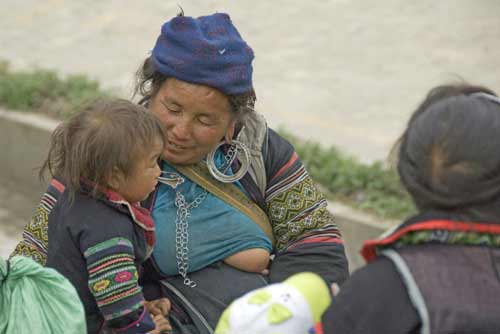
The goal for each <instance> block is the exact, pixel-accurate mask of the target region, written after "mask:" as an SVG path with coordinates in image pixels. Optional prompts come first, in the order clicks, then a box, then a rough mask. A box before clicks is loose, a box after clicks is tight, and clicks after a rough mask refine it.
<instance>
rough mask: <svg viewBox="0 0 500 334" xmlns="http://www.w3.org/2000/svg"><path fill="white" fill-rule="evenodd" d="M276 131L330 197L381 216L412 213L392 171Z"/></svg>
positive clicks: (285, 132) (407, 199)
mask: <svg viewBox="0 0 500 334" xmlns="http://www.w3.org/2000/svg"><path fill="white" fill-rule="evenodd" d="M278 132H279V133H280V134H281V135H283V136H284V137H285V138H286V139H288V140H289V141H290V142H291V143H292V144H293V145H294V146H295V149H296V151H297V153H298V155H299V157H300V159H301V160H302V162H303V163H304V165H305V166H306V168H307V170H308V171H309V173H310V175H311V176H312V177H313V179H314V180H315V181H316V182H317V183H319V184H320V185H321V187H322V188H325V190H326V191H325V193H327V195H328V197H330V198H331V199H334V200H337V201H340V202H344V203H346V204H348V205H350V206H353V207H356V208H359V209H362V210H365V211H369V212H371V213H374V214H376V215H378V216H381V217H382V218H404V217H406V216H408V215H411V214H413V213H414V212H415V207H414V206H413V203H412V201H411V200H410V197H409V195H408V193H407V192H406V190H405V189H404V188H403V187H402V185H401V183H400V181H399V176H398V175H397V173H396V172H395V171H394V170H392V169H387V168H384V167H383V166H382V164H381V163H380V162H375V163H373V164H371V165H366V164H362V163H360V162H359V161H358V160H356V159H355V158H353V157H350V156H347V155H346V154H343V153H342V152H340V151H339V150H338V149H337V148H335V147H329V148H325V147H322V146H321V145H320V144H318V143H316V142H311V141H303V140H299V139H298V138H297V137H296V136H293V135H292V134H290V133H289V132H288V131H286V130H283V129H281V130H279V131H278Z"/></svg>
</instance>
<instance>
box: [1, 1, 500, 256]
mask: <svg viewBox="0 0 500 334" xmlns="http://www.w3.org/2000/svg"><path fill="white" fill-rule="evenodd" d="M178 5H180V6H182V8H183V9H184V12H185V15H188V16H200V15H205V14H210V13H213V12H226V13H228V14H229V15H230V16H231V18H232V20H233V22H234V23H235V25H236V26H237V27H238V29H239V31H240V33H241V35H242V36H243V38H244V39H246V41H247V42H248V44H249V45H251V46H252V48H253V49H254V52H255V55H256V58H255V62H254V86H255V89H256V92H257V97H258V101H257V102H258V104H257V107H258V110H259V111H260V112H262V113H263V114H264V115H265V116H266V118H267V119H268V122H269V124H270V125H271V126H272V127H276V128H277V127H284V128H285V129H287V130H288V131H291V132H292V133H294V134H295V135H297V136H299V137H300V138H302V139H311V140H313V141H317V142H320V143H321V144H323V145H327V146H328V145H335V146H337V147H338V148H339V149H340V150H341V151H344V152H346V153H348V154H350V155H353V156H355V157H356V158H357V159H359V160H360V161H362V162H367V163H369V162H373V161H375V160H384V159H385V158H386V156H387V153H388V151H389V149H390V147H391V146H392V144H393V143H394V141H395V140H396V139H397V137H398V136H399V134H400V132H401V131H402V129H403V128H404V125H405V122H406V120H407V118H408V116H409V114H410V113H411V112H412V110H413V109H414V108H415V107H416V105H417V104H418V102H419V101H420V100H421V99H422V98H423V97H424V95H425V94H426V93H427V91H428V90H429V89H430V88H431V87H433V86H435V85H437V84H440V83H444V82H454V81H457V80H460V79H463V80H466V81H469V82H471V83H477V84H482V85H486V86H489V87H490V88H492V89H493V90H495V91H497V92H500V75H499V70H500V46H499V42H500V20H499V17H498V15H499V13H500V1H498V0H475V1H471V0H442V1H435V0H420V1H405V0H383V1H380V0H379V1H375V0H363V1H361V0H313V1H290V0H288V1H285V0H273V1H262V0H260V1H259V0H254V1H243V0H224V1H222V0H220V1H219V0H217V1H215V0H214V1H209V0H197V1H196V0H190V1H182V0H177V1H165V0H162V1H159V0H143V1H130V0H107V1H90V0H86V1H85V0H80V1H62V0H58V1H57V0H53V1H51V0H45V1H40V0H37V1H35V0H21V1H19V0H2V1H1V5H0V6H1V9H2V10H1V11H0V45H1V47H0V60H5V61H8V62H9V63H10V65H11V68H12V69H14V70H16V69H19V70H24V69H34V68H44V69H51V70H55V71H57V72H58V73H60V74H62V75H67V74H74V73H83V74H86V75H87V76H89V77H90V78H92V79H96V80H98V81H99V82H100V83H101V85H102V86H103V87H104V88H107V89H110V90H112V91H113V92H115V93H116V94H117V95H121V96H123V97H130V96H131V92H132V87H133V82H134V79H133V75H134V72H135V71H136V70H137V68H138V67H139V66H140V64H141V61H142V60H143V59H144V58H145V57H146V56H147V55H148V54H149V52H150V50H151V48H152V47H153V45H154V42H155V40H156V37H157V35H158V33H159V31H160V28H161V25H162V23H163V22H164V21H165V20H166V19H168V18H170V17H172V16H174V15H175V14H177V13H178V12H179V7H178ZM2 145H4V144H2ZM1 172H2V171H0V173H1ZM33 177H35V176H33ZM0 187H2V191H0V255H6V254H8V252H9V251H10V248H11V247H12V243H13V242H14V241H15V240H16V238H18V237H19V236H18V234H19V233H18V231H19V227H18V226H22V225H23V224H24V222H25V221H26V219H27V217H29V216H30V215H31V212H32V210H33V208H34V206H35V203H31V202H30V201H29V200H26V199H24V200H23V194H21V193H17V192H16V191H14V192H12V191H10V190H7V189H6V187H5V186H2V185H0ZM11 202H13V203H11ZM15 208H17V209H15ZM20 222H22V223H20Z"/></svg>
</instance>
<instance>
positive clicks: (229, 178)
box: [207, 139, 250, 183]
mask: <svg viewBox="0 0 500 334" xmlns="http://www.w3.org/2000/svg"><path fill="white" fill-rule="evenodd" d="M225 144H227V143H226V142H224V141H222V142H220V143H219V144H218V145H217V147H216V148H215V149H214V150H213V151H211V152H210V153H209V154H208V156H207V166H208V170H209V171H210V174H212V176H213V177H214V178H215V179H216V180H219V181H220V182H223V183H232V182H236V181H238V180H240V179H241V178H242V177H243V176H244V175H245V174H246V173H247V172H248V168H249V167H250V151H249V150H248V148H247V147H246V145H245V144H243V143H242V142H241V141H239V140H235V139H233V140H232V141H231V143H230V144H228V145H230V146H229V149H228V151H227V153H226V155H225V157H224V160H225V161H224V163H223V164H222V166H220V167H217V166H216V165H215V152H217V149H218V148H219V147H221V146H222V145H225ZM235 159H238V161H239V163H240V168H239V169H238V170H237V171H236V172H234V173H233V174H230V175H228V174H226V173H227V171H231V165H232V164H233V162H234V160H235Z"/></svg>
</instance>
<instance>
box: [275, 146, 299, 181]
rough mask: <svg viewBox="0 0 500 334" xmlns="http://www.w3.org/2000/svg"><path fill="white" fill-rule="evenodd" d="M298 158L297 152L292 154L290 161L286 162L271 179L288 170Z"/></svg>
mask: <svg viewBox="0 0 500 334" xmlns="http://www.w3.org/2000/svg"><path fill="white" fill-rule="evenodd" d="M298 158H299V156H298V155H297V152H293V154H292V157H291V158H290V160H288V162H287V163H286V164H285V165H284V166H283V167H281V168H280V170H279V171H278V172H277V173H276V174H275V175H274V176H273V179H274V178H277V177H278V176H280V175H281V174H283V173H284V172H285V170H287V169H288V167H290V166H291V165H292V164H293V163H294V162H295V161H297V159H298Z"/></svg>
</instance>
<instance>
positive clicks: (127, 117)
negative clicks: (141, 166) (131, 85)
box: [39, 99, 164, 196]
mask: <svg viewBox="0 0 500 334" xmlns="http://www.w3.org/2000/svg"><path fill="white" fill-rule="evenodd" d="M158 140H160V141H161V142H162V143H163V144H164V136H163V129H162V125H161V123H160V121H159V120H158V119H157V118H156V117H155V116H154V115H153V113H151V112H150V111H148V110H147V109H146V108H144V107H142V106H139V105H137V104H134V103H132V102H129V101H126V100H122V99H99V100H96V101H93V102H91V103H89V104H87V105H85V106H84V107H83V108H82V110H81V111H79V112H78V113H76V114H75V115H74V116H72V117H71V118H70V119H68V120H67V121H64V122H62V123H61V124H60V125H59V126H58V127H57V128H56V129H55V131H54V132H53V133H52V137H51V144H50V149H49V153H48V156H47V159H46V160H45V162H44V164H43V165H42V167H41V169H40V173H39V175H40V178H42V179H43V176H44V173H45V172H46V171H48V172H49V173H50V175H51V176H52V177H57V178H60V179H61V180H62V181H63V182H64V183H65V185H66V187H67V188H68V190H69V191H71V193H72V194H74V192H76V191H78V190H79V189H80V188H81V180H82V179H84V180H86V181H89V183H90V184H91V185H92V195H94V196H95V195H96V194H97V193H98V189H100V188H101V187H108V185H109V184H108V183H109V181H110V180H111V176H112V175H113V173H115V172H116V171H119V172H121V173H123V175H124V176H125V177H128V176H129V175H130V174H131V173H132V172H133V171H134V168H135V166H136V164H137V161H138V157H140V156H143V155H144V154H145V153H146V152H147V148H148V147H152V145H154V144H155V143H156V141H158Z"/></svg>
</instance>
